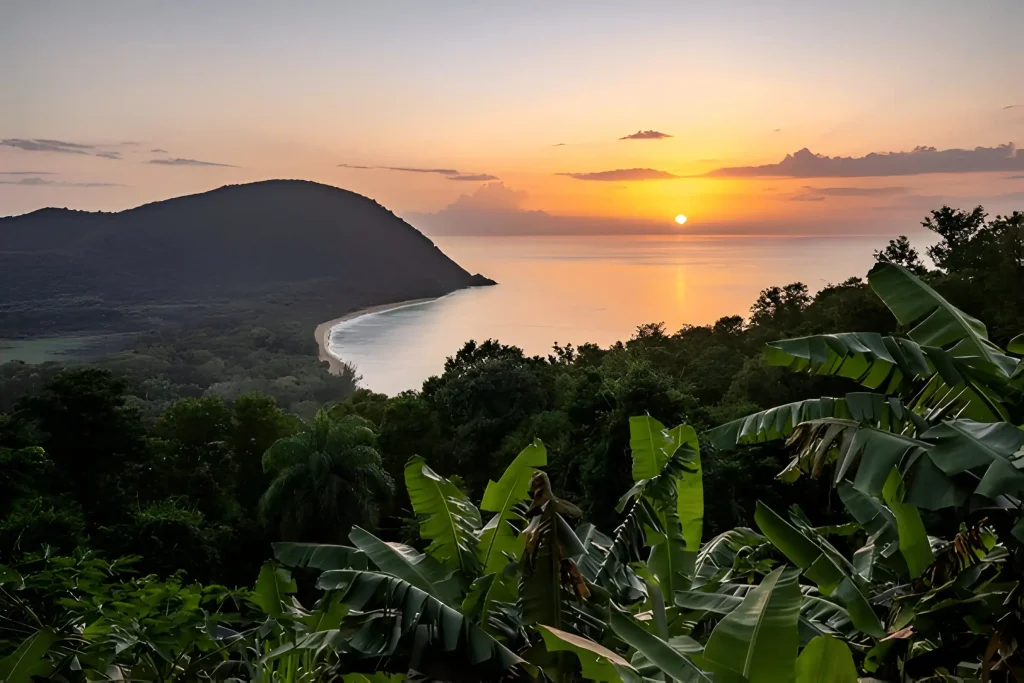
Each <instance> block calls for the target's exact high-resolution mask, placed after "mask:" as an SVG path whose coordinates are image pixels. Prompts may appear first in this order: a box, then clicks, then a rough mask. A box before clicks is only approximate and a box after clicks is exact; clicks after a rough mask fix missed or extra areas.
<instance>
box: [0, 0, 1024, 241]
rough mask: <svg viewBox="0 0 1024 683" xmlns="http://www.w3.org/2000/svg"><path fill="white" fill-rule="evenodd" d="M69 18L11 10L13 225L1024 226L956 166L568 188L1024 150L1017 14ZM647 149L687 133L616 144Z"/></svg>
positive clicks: (703, 8)
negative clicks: (203, 198)
mask: <svg viewBox="0 0 1024 683" xmlns="http://www.w3.org/2000/svg"><path fill="white" fill-rule="evenodd" d="M56 7H58V5H50V3H48V2H46V1H43V2H35V3H29V2H13V3H4V4H3V5H2V6H0V60H2V62H3V63H4V64H6V65H7V67H6V68H4V69H2V70H0V92H3V93H4V106H3V107H0V215H11V214H18V213H23V212H26V211H30V210H33V209H36V208H40V207H43V206H52V205H57V206H70V207H73V208H82V209H104V210H115V209H123V208H127V207H130V206H134V205H137V204H140V203H144V202H146V201H152V200H156V199H162V198H167V197H171V196H176V195H179V194H184V193H189V192H198V191H202V190H206V189H211V188H213V187H217V186H219V185H222V184H226V183H237V182H248V181H253V180H260V179H266V178H274V177H293V178H306V179H310V180H316V181H320V182H325V183H329V184H332V185H337V186H339V187H344V188H347V189H351V190H354V191H356V192H360V193H362V194H366V195H368V196H371V197H373V198H375V199H377V200H378V201H380V202H381V203H383V204H384V205H386V206H388V207H389V208H391V209H393V210H395V211H396V212H398V213H400V214H402V215H410V216H411V215H415V214H424V213H431V212H437V211H440V210H442V209H444V208H445V207H446V206H448V205H449V204H451V203H452V202H454V201H456V200H457V199H458V198H459V197H460V196H461V195H464V194H468V195H472V194H473V193H474V192H477V191H478V190H479V189H480V188H481V187H482V186H483V185H485V184H486V183H487V182H488V181H486V180H482V179H481V180H460V181H453V180H452V179H450V176H446V175H444V174H439V173H418V172H411V171H395V170H384V169H383V168H379V167H402V168H419V169H451V170H457V171H459V173H460V174H461V175H463V176H478V177H480V178H483V177H494V178H497V179H500V182H502V183H503V184H504V186H505V187H506V188H510V191H511V192H518V193H519V194H518V195H515V196H517V197H519V199H518V200H517V201H518V204H517V205H516V206H515V207H511V208H510V207H507V206H503V207H495V208H501V209H502V210H513V209H514V210H542V211H545V212H547V213H549V214H554V215H559V216H578V217H588V216H589V217H600V218H620V219H626V220H632V221H637V222H641V223H642V222H652V223H655V224H661V225H669V224H670V222H671V220H672V218H673V217H674V216H675V215H676V214H679V213H683V214H686V215H687V216H689V217H690V222H688V224H687V228H686V229H690V230H693V229H699V228H700V226H716V225H728V224H733V223H758V222H761V223H766V224H767V223H770V224H772V225H771V227H765V228H764V229H765V230H766V231H771V230H778V229H781V228H780V227H779V226H784V225H785V224H807V225H811V224H813V225H816V226H820V230H821V231H823V232H829V231H833V230H840V231H848V230H851V229H856V228H855V227H851V226H858V225H862V226H865V228H864V229H865V230H867V231H871V230H872V229H875V228H876V227H877V226H881V227H877V229H878V230H879V231H887V230H890V224H892V225H893V226H895V225H896V224H908V223H909V224H911V225H913V224H914V223H915V222H916V220H917V218H915V217H919V216H920V215H921V214H922V213H923V211H924V208H925V207H928V206H934V205H936V203H941V202H942V201H950V202H953V203H964V204H966V203H971V202H977V201H984V202H985V203H986V204H987V205H991V206H992V207H995V208H996V209H999V210H1006V209H1009V208H1013V207H1021V206H1024V194H1022V193H1024V179H1022V178H1017V177H1015V176H1024V170H1022V171H1020V172H1017V171H1013V170H1003V167H1002V166H999V168H998V169H997V170H993V169H992V168H989V167H986V166H984V164H982V165H981V167H980V168H975V169H973V170H971V172H962V168H961V167H959V166H957V164H956V163H952V164H949V163H947V162H946V161H942V160H939V161H936V162H935V164H934V165H933V166H934V169H933V170H935V169H937V170H944V169H945V170H952V171H954V172H950V173H917V174H913V175H906V174H896V175H887V173H889V171H887V170H886V169H885V168H881V170H878V169H875V170H872V171H871V175H867V176H854V177H813V176H812V177H797V178H787V177H757V178H699V177H675V178H670V179H662V180H642V181H628V180H621V181H596V180H581V179H577V178H573V177H570V176H565V175H557V174H564V173H575V174H593V173H602V172H608V171H615V170H621V169H637V168H640V169H654V170H656V171H660V172H662V173H664V174H672V175H674V176H697V175H701V174H704V173H707V172H710V171H713V170H715V169H718V168H722V167H735V166H754V165H762V164H776V163H779V162H780V161H782V160H783V158H784V157H785V156H786V155H787V154H792V153H795V152H797V151H798V150H800V149H803V148H809V149H810V150H811V151H812V152H814V153H817V154H822V155H827V156H843V157H847V156H849V157H863V156H865V155H868V154H871V153H882V152H909V151H910V150H912V149H914V148H915V147H917V146H919V145H925V146H934V147H935V148H937V149H938V150H946V149H951V148H961V149H966V150H973V149H974V148H975V147H985V148H995V147H996V146H997V145H1001V144H1005V143H1007V142H1014V141H1018V140H1021V138H1024V135H1022V133H1024V106H1014V105H1024V71H1022V70H1021V69H1020V68H1019V67H1020V65H1021V64H1024V42H1022V41H1021V40H1020V27H1021V26H1022V25H1024V5H1022V4H1021V3H1020V2H1017V1H1016V0H1006V1H1001V0H991V1H990V2H983V3H980V4H978V5H972V4H968V3H958V2H952V1H946V0H936V1H934V2H927V3H925V2H906V3H901V4H900V5H899V6H898V7H897V6H894V5H893V4H892V3H886V2H881V1H877V2H864V3H857V5H856V7H854V6H852V5H851V6H844V7H838V6H834V5H831V4H829V3H810V2H802V1H801V0H788V1H786V2H780V3H773V4H772V6H771V7H766V6H765V3H756V2H741V1H736V2H721V3H709V4H706V5H699V4H692V3H667V2H639V3H631V4H630V6H629V7H626V6H623V5H621V4H620V3H601V2H595V3H588V4H587V5H579V6H573V7H569V6H564V7H548V6H546V5H544V4H539V3H525V4H520V5H508V6H499V5H497V4H493V3H482V4H480V5H468V4H465V3H454V2H453V3H446V2H440V3H436V4H432V5H431V6H430V7H427V6H423V5H419V4H400V8H399V9H395V10H389V9H387V8H385V7H383V6H374V5H367V6H364V7H356V6H355V5H345V4H344V3H330V2H309V3H304V4H303V5H302V6H301V8H296V7H292V6H291V5H289V4H286V3H270V2H247V3H241V2H230V1H225V2H221V3H215V4H209V3H191V2H182V3H173V4H167V5H163V6H157V5H148V4H136V3H115V2H111V3H101V4H91V3H83V4H74V5H69V4H60V5H59V7H60V11H54V10H55V8H56ZM951 35H952V36H956V40H945V39H943V40H936V39H935V38H934V36H951ZM12 65H13V66H12ZM638 130H655V131H659V132H661V133H664V134H666V135H669V136H671V137H665V138H662V139H641V140H621V139H620V138H622V137H624V136H627V135H629V134H632V133H635V132H637V131H638ZM39 141H42V142H39ZM55 142H56V143H59V144H56V145H55V144H53V143H55ZM559 143H564V144H563V145H561V146H556V145H558V144H559ZM61 145H64V146H61ZM1020 158H1021V161H1022V163H1024V154H1022V155H1020ZM168 160H178V161H177V162H174V163H160V162H167V161H168ZM154 162H157V163H154ZM198 162H205V163H203V164H200V163H198ZM940 162H941V163H940ZM207 164H213V165H207ZM220 164H223V165H220ZM339 164H349V165H355V166H369V167H376V168H372V169H354V168H344V167H339ZM943 164H946V165H945V166H944V165H943ZM990 165H991V164H990ZM997 165H998V164H997ZM491 182H497V181H491ZM858 190H860V191H861V192H859V193H858ZM726 229H727V228H726ZM892 229H895V228H892Z"/></svg>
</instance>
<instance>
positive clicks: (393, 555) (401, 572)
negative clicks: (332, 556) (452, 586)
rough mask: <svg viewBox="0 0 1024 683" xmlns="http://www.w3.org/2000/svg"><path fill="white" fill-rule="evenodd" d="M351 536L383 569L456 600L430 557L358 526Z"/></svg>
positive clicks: (445, 599)
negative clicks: (383, 539) (431, 562)
mask: <svg viewBox="0 0 1024 683" xmlns="http://www.w3.org/2000/svg"><path fill="white" fill-rule="evenodd" d="M348 537H349V539H350V540H351V541H352V543H353V544H354V545H355V546H356V547H357V548H359V549H360V550H362V551H363V552H364V553H366V556H367V557H368V558H370V561H371V562H373V563H374V564H375V565H377V567H378V568H379V569H380V570H381V571H382V572H386V573H388V574H391V575H393V576H396V577H398V578H399V579H402V580H403V581H406V582H407V583H409V584H411V585H413V586H415V587H416V588H418V589H420V590H421V591H423V592H425V593H428V594H429V595H431V596H433V597H435V598H437V599H438V600H441V601H443V602H450V601H452V600H453V599H454V596H453V595H452V593H451V591H450V590H447V589H446V586H445V585H444V584H442V583H441V581H442V580H443V578H444V577H442V576H439V575H438V572H437V569H436V566H435V567H433V568H432V567H431V565H430V562H429V560H430V558H428V557H427V556H426V555H423V554H422V553H417V552H416V551H415V550H413V549H412V548H408V547H407V546H401V545H400V544H396V543H385V542H384V541H382V540H380V539H379V538H377V537H376V536H374V535H373V534H371V533H370V532H369V531H366V530H365V529H361V528H360V527H358V526H354V527H352V531H351V532H349V536H348ZM339 571H345V570H339ZM321 578H322V577H321Z"/></svg>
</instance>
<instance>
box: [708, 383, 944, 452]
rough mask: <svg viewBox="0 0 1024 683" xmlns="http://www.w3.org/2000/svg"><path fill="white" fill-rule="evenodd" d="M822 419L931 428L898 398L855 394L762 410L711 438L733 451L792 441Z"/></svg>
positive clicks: (894, 427) (883, 426)
mask: <svg viewBox="0 0 1024 683" xmlns="http://www.w3.org/2000/svg"><path fill="white" fill-rule="evenodd" d="M822 418H839V419H844V420H853V421H856V422H859V423H861V424H869V425H871V426H873V427H877V428H879V429H882V430H884V431H892V432H897V433H902V432H904V431H907V430H910V431H912V432H916V431H923V430H925V429H927V428H928V426H929V425H928V423H927V422H925V420H924V419H923V418H922V417H921V416H919V415H917V414H916V413H914V412H913V411H911V410H910V409H908V408H907V407H906V406H905V405H903V402H902V401H900V400H899V399H898V398H894V397H891V396H885V395H883V394H875V393H870V392H851V393H849V394H846V396H845V397H843V398H832V397H829V396H825V397H822V398H812V399H807V400H805V401H796V402H794V403H786V404H785V405H781V406H776V407H775V408H769V409H768V410H762V411H761V412H759V413H753V414H751V415H748V416H746V417H743V418H740V419H738V420H733V421H732V422H727V423H726V424H723V425H721V426H719V427H716V428H714V429H712V430H710V431H709V432H708V439H709V440H710V441H711V445H713V446H714V447H715V448H716V449H718V450H723V451H729V450H734V449H735V448H736V447H738V446H746V445H750V444H758V443H764V442H767V441H774V440H777V439H785V438H788V437H789V436H790V435H791V434H792V433H793V430H794V429H795V428H796V427H797V426H799V425H800V424H801V423H803V422H808V421H811V420H819V419H822Z"/></svg>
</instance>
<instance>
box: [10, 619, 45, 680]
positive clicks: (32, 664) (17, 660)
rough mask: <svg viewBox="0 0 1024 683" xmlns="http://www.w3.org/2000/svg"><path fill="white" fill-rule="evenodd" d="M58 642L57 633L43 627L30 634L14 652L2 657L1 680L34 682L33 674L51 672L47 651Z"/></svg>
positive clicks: (38, 674)
mask: <svg viewBox="0 0 1024 683" xmlns="http://www.w3.org/2000/svg"><path fill="white" fill-rule="evenodd" d="M55 642H57V634H56V633H54V632H53V630H52V629H50V628H42V629H39V630H38V631H36V632H35V633H33V634H32V635H30V636H29V637H28V638H26V639H25V640H24V641H22V643H21V645H19V646H18V649H17V650H15V651H14V652H13V653H11V654H10V655H8V656H7V657H4V658H3V659H0V681H5V682H6V683H32V680H33V676H39V677H43V676H46V675H47V674H48V673H49V672H50V668H51V667H50V663H49V662H48V661H47V660H46V653H47V652H48V651H49V650H50V647H51V646H52V645H53V644H54V643H55Z"/></svg>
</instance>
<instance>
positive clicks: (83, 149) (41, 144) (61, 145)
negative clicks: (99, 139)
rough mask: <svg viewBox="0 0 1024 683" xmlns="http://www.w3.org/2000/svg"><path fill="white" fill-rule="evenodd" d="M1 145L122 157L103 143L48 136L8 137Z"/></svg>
mask: <svg viewBox="0 0 1024 683" xmlns="http://www.w3.org/2000/svg"><path fill="white" fill-rule="evenodd" d="M0 147H13V148H15V149H20V150H23V151H25V152H58V153H60V154H82V155H91V156H97V157H102V158H104V159H120V158H121V154H120V153H119V152H113V151H110V150H106V149H103V146H101V145H83V144H81V143H78V142H65V141H64V140H50V139H48V138H32V139H22V138H7V139H5V140H0Z"/></svg>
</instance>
